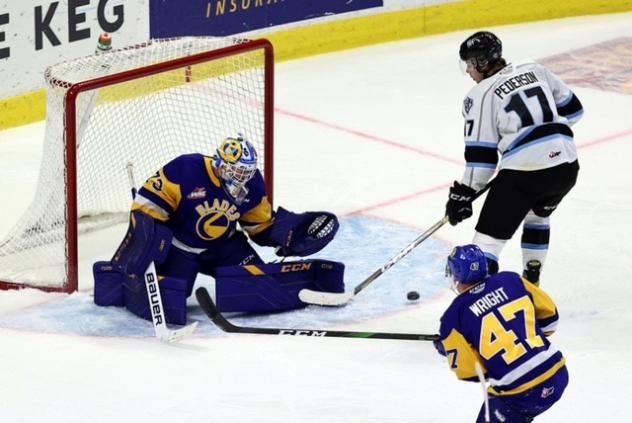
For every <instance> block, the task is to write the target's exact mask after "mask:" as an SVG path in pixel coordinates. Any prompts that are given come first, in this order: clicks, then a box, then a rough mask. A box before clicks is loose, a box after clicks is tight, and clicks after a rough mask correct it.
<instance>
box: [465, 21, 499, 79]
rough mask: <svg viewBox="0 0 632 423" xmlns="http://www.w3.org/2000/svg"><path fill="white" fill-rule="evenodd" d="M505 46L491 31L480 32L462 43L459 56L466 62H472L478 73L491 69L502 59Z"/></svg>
mask: <svg viewBox="0 0 632 423" xmlns="http://www.w3.org/2000/svg"><path fill="white" fill-rule="evenodd" d="M502 54H503V44H502V43H501V42H500V39H499V38H498V37H497V36H495V35H494V34H492V33H491V32H489V31H479V32H477V33H475V34H472V35H470V36H469V37H467V39H466V40H465V41H463V42H462V43H461V48H459V56H460V57H461V60H463V61H464V62H471V63H472V64H473V65H474V67H475V68H476V70H477V71H479V72H483V71H485V70H486V69H489V66H490V65H493V64H495V63H496V62H498V61H499V60H500V59H501V58H502Z"/></svg>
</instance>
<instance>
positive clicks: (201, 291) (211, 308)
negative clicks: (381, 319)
mask: <svg viewBox="0 0 632 423" xmlns="http://www.w3.org/2000/svg"><path fill="white" fill-rule="evenodd" d="M195 297H196V298H197V300H198V303H199V304H200V307H202V310H204V313H206V315H207V316H208V317H209V319H211V321H212V322H213V323H214V324H215V325H216V326H217V327H219V328H220V329H221V330H223V331H224V332H229V333H254V334H261V335H292V336H319V337H333V338H372V339H403V340H409V341H436V340H438V339H439V335H434V334H432V335H431V334H420V333H386V332H345V331H338V330H326V329H322V330H321V329H282V328H258V327H248V326H236V325H233V324H232V323H230V322H229V321H228V320H227V319H226V318H225V317H224V316H222V314H221V313H220V312H219V310H218V309H217V306H216V305H215V303H214V302H213V300H212V299H211V296H210V295H209V293H208V291H207V290H206V288H204V287H200V288H198V289H196V290H195Z"/></svg>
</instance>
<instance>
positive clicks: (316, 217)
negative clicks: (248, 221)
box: [252, 207, 340, 257]
mask: <svg viewBox="0 0 632 423" xmlns="http://www.w3.org/2000/svg"><path fill="white" fill-rule="evenodd" d="M339 227H340V223H338V218H337V217H336V215H335V214H333V213H329V212H326V211H318V212H305V213H292V212H291V211H288V210H286V209H284V208H283V207H279V208H278V209H277V212H276V214H275V216H274V224H273V225H272V226H271V227H270V229H268V230H267V231H265V232H264V233H262V234H259V235H256V236H253V237H252V239H253V241H255V242H256V243H257V244H259V245H268V246H274V247H276V250H275V251H276V254H277V255H278V256H281V257H288V256H299V257H305V256H309V255H311V254H314V253H317V252H318V251H320V250H322V249H323V248H325V246H326V245H327V244H329V242H331V240H332V239H334V236H335V235H336V232H337V231H338V228H339Z"/></svg>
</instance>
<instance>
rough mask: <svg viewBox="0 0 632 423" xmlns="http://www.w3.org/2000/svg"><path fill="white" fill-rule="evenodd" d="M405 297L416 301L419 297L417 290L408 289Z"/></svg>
mask: <svg viewBox="0 0 632 423" xmlns="http://www.w3.org/2000/svg"><path fill="white" fill-rule="evenodd" d="M406 298H408V300H409V301H417V300H418V299H419V292H417V291H410V292H409V293H408V294H406Z"/></svg>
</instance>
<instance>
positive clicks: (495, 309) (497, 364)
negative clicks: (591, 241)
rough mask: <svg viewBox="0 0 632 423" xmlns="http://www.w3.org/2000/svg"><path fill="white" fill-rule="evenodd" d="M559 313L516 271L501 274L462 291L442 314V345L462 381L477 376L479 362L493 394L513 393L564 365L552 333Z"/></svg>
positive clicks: (538, 381) (517, 392)
mask: <svg viewBox="0 0 632 423" xmlns="http://www.w3.org/2000/svg"><path fill="white" fill-rule="evenodd" d="M557 321H558V313H557V309H556V306H555V304H554V303H553V301H552V300H551V298H550V297H549V296H548V295H547V294H546V293H545V292H544V291H543V290H541V289H540V288H538V287H537V286H535V285H533V284H531V283H530V282H528V281H526V280H524V279H522V278H521V277H520V275H518V274H517V273H514V272H500V273H497V274H495V275H493V276H490V277H489V278H487V279H485V280H484V281H483V282H480V283H479V284H477V285H474V286H473V287H472V288H470V289H469V290H468V291H465V292H463V293H461V294H460V295H458V296H457V297H456V298H455V299H454V301H453V302H452V304H451V305H450V307H448V309H447V310H446V312H445V313H444V315H443V316H442V317H441V327H440V336H441V341H440V345H438V348H439V349H440V350H441V347H442V351H441V352H442V353H444V354H445V355H446V356H447V358H448V364H449V365H450V368H451V369H452V370H453V371H454V372H455V373H456V376H457V377H458V378H459V379H463V380H471V381H476V380H477V373H476V370H475V363H476V362H477V361H478V362H479V363H480V364H481V367H482V368H483V371H484V372H485V374H486V377H487V379H488V381H489V384H490V388H489V391H490V393H491V394H493V395H514V394H519V393H522V392H525V391H526V390H528V389H530V388H532V387H534V386H536V385H538V384H540V383H541V382H543V381H545V380H547V379H548V378H550V377H551V376H553V375H554V374H555V373H556V372H557V371H558V370H559V369H561V368H562V367H563V366H564V365H565V361H564V357H563V356H562V353H561V352H559V351H558V350H557V349H556V348H555V347H554V346H553V345H551V343H550V342H549V341H548V339H547V336H548V335H550V334H552V333H553V332H554V330H555V328H556V325H557Z"/></svg>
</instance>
